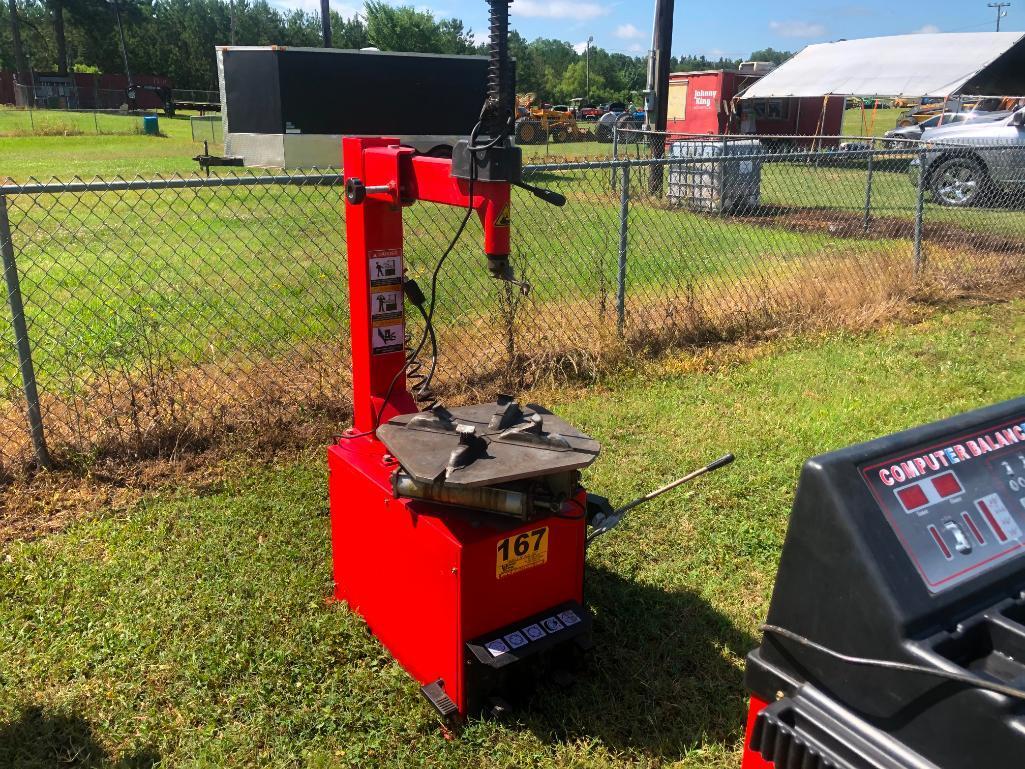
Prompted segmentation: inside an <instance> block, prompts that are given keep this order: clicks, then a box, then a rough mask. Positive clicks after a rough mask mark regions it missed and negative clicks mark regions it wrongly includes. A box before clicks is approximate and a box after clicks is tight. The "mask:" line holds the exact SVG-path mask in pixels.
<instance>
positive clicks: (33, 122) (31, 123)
mask: <svg viewBox="0 0 1025 769" xmlns="http://www.w3.org/2000/svg"><path fill="white" fill-rule="evenodd" d="M32 112H33V109H32V107H29V108H28V130H30V131H31V132H32V133H35V132H36V119H35V118H34V117H32Z"/></svg>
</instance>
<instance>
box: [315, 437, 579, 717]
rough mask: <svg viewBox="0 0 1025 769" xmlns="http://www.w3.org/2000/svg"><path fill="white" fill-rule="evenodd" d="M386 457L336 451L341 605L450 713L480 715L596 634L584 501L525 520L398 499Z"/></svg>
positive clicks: (353, 448) (362, 441)
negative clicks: (500, 693) (515, 684)
mask: <svg viewBox="0 0 1025 769" xmlns="http://www.w3.org/2000/svg"><path fill="white" fill-rule="evenodd" d="M385 451H386V450H385V447H384V445H383V444H381V443H380V442H378V441H375V440H372V439H371V438H369V437H356V438H352V439H346V438H342V439H340V440H339V441H338V443H337V444H336V445H333V446H331V447H330V448H329V449H328V467H329V472H330V481H329V483H330V498H331V530H332V534H331V541H332V549H333V557H334V578H335V585H336V588H335V589H336V596H337V597H338V598H339V599H340V600H345V601H347V602H348V603H349V606H350V607H351V608H352V609H354V610H356V611H358V612H359V613H360V614H361V615H362V616H363V617H364V618H365V619H366V621H367V624H368V625H369V626H370V629H371V630H372V631H373V633H374V634H375V635H376V636H377V637H378V638H379V639H380V640H381V642H382V643H384V645H385V646H386V647H388V649H389V650H390V651H391V652H392V654H394V656H395V658H396V659H397V660H398V661H399V662H400V663H401V664H402V666H403V667H404V668H405V669H406V670H407V671H408V672H409V673H410V675H412V676H413V677H414V678H415V679H416V680H417V681H419V682H420V683H421V684H422V685H424V687H425V690H424V691H425V694H426V695H427V696H428V698H429V699H431V701H432V703H433V704H434V705H435V707H437V708H438V710H439V712H442V714H443V715H448V714H447V713H445V712H444V710H445V709H446V706H448V707H449V708H451V706H453V705H454V709H455V710H457V711H458V713H459V714H460V715H463V716H465V715H467V714H470V713H475V712H479V711H480V710H482V709H483V708H484V707H486V705H487V700H488V697H489V696H491V695H492V694H494V693H495V691H494V690H495V689H496V687H498V686H500V683H501V680H502V679H503V678H506V677H508V674H509V672H511V671H516V670H517V669H518V668H520V667H521V665H519V664H518V663H526V662H529V661H532V660H533V659H534V658H535V657H536V656H537V655H538V654H539V653H540V652H543V651H548V650H550V649H551V648H552V647H554V646H562V645H563V644H564V643H565V642H568V641H575V642H576V643H583V642H585V641H586V638H587V636H588V635H589V630H590V624H591V623H590V616H589V615H588V614H587V612H586V610H585V609H584V608H583V574H584V536H585V521H584V518H583V516H582V515H578V514H575V513H574V508H576V509H577V510H583V505H584V504H585V502H586V500H585V498H584V497H585V494H584V492H580V494H579V496H578V497H577V498H576V503H579V504H572V505H565V506H564V507H563V510H564V511H565V514H564V515H562V514H560V515H558V516H550V517H546V518H539V519H535V520H532V521H530V522H526V523H524V522H522V521H517V520H512V519H509V518H502V517H500V516H495V515H490V514H486V513H479V514H478V513H473V512H472V511H468V510H464V509H456V508H451V507H445V506H440V505H436V504H433V503H429V502H422V501H416V500H410V499H397V498H395V496H394V494H393V492H392V487H391V481H390V475H391V473H392V471H393V470H394V469H395V468H396V464H395V460H394V459H392V458H391V457H389V456H388V455H387V454H386V453H385ZM513 675H518V673H514V674H513ZM439 700H441V702H442V703H443V704H442V705H439ZM449 700H450V701H451V702H448V701H449Z"/></svg>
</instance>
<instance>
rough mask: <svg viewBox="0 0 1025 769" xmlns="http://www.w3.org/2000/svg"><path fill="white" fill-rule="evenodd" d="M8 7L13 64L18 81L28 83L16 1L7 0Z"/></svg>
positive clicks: (22, 83) (23, 83)
mask: <svg viewBox="0 0 1025 769" xmlns="http://www.w3.org/2000/svg"><path fill="white" fill-rule="evenodd" d="M7 5H8V9H9V11H10V14H11V48H12V49H13V50H14V66H15V68H16V69H17V70H18V83H19V84H21V85H29V82H28V81H29V80H31V78H27V77H26V75H27V74H28V65H27V64H26V63H25V49H24V48H22V45H21V23H20V22H19V21H18V3H17V2H16V0H8V2H7Z"/></svg>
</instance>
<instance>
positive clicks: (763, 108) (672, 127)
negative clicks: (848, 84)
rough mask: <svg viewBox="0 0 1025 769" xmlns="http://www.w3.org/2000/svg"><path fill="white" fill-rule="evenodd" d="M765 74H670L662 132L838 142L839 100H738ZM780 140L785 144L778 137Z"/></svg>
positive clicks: (801, 142)
mask: <svg viewBox="0 0 1025 769" xmlns="http://www.w3.org/2000/svg"><path fill="white" fill-rule="evenodd" d="M764 74H765V72H764V71H757V70H756V71H754V72H741V71H739V70H729V69H715V70H704V71H701V72H674V73H673V74H671V75H670V76H669V108H668V115H667V125H666V129H667V130H668V131H669V132H670V133H674V134H688V135H698V136H700V135H713V136H717V135H724V134H753V135H758V136H779V137H793V136H797V137H807V138H804V139H794V140H793V143H794V144H795V145H803V146H808V145H811V144H812V143H813V141H814V140H813V138H812V137H815V136H827V137H837V138H830V139H826V140H825V141H824V142H823V141H821V140H820V141H814V144H815V146H830V145H835V144H837V143H838V140H839V138H838V137H839V136H840V131H841V126H842V124H843V112H844V99H843V97H842V96H824V97H822V98H818V97H806V98H793V99H738V98H737V97H738V96H739V95H740V94H742V93H743V91H744V90H745V89H746V88H747V87H748V86H749V85H751V84H752V83H754V82H755V81H756V80H758V79H759V78H761V77H762V75H764ZM780 141H781V142H783V141H786V140H785V139H782V138H781V139H780Z"/></svg>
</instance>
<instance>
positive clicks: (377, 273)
mask: <svg viewBox="0 0 1025 769" xmlns="http://www.w3.org/2000/svg"><path fill="white" fill-rule="evenodd" d="M369 273H370V285H371V286H373V287H374V288H377V287H378V286H390V285H401V283H402V252H401V251H400V250H399V249H397V248H386V249H381V250H378V251H371V252H370V269H369Z"/></svg>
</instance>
